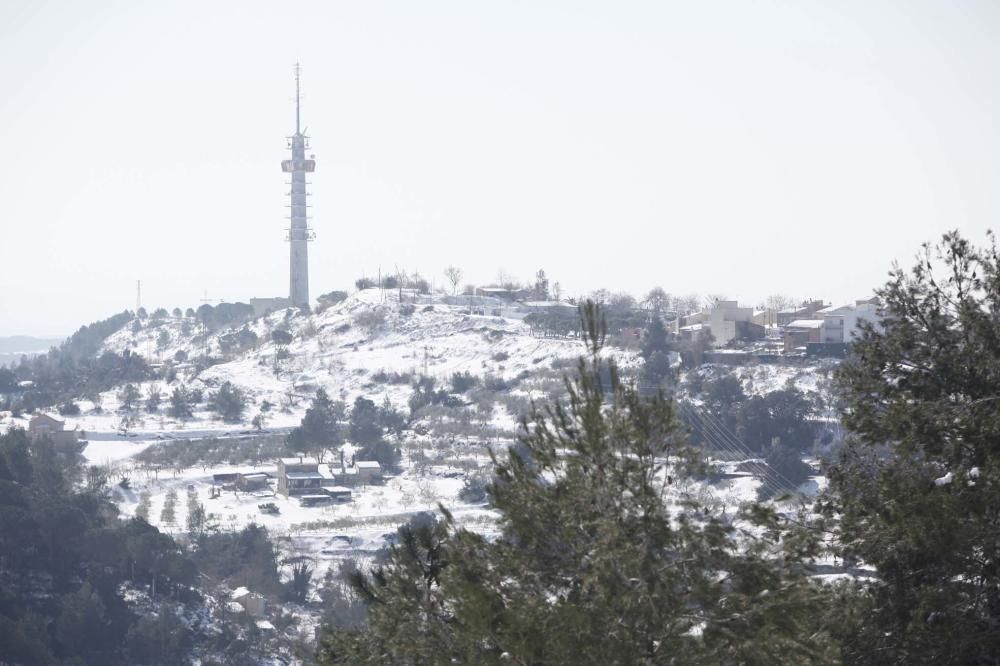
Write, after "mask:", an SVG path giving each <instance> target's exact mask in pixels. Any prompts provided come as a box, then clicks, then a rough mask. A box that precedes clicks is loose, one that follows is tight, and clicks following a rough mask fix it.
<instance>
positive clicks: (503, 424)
mask: <svg viewBox="0 0 1000 666" xmlns="http://www.w3.org/2000/svg"><path fill="white" fill-rule="evenodd" d="M445 300H446V299H436V300H435V299H431V301H433V302H427V299H425V302H422V303H416V304H410V303H403V304H400V303H399V302H398V297H397V296H396V294H395V293H393V292H384V293H383V292H381V291H379V290H377V289H370V290H366V291H361V292H358V293H357V294H354V295H352V296H351V297H349V298H348V299H347V300H345V301H344V302H342V303H340V304H338V305H336V306H334V307H331V308H329V309H327V310H326V311H324V312H322V313H320V314H313V315H301V314H298V313H295V312H294V311H291V310H290V311H282V312H277V313H274V314H271V315H269V316H267V317H263V318H259V319H256V320H254V321H252V322H249V323H248V324H246V325H245V326H241V327H239V328H245V329H246V330H248V331H252V332H253V334H254V335H255V336H256V339H257V342H256V343H255V344H252V345H250V346H248V348H247V349H245V350H243V351H240V352H232V353H230V354H228V355H226V356H225V357H224V360H223V361H222V362H219V363H217V364H215V365H212V366H210V367H207V368H205V369H203V370H201V371H200V372H199V371H198V369H197V368H196V367H195V365H194V364H193V363H192V362H190V361H186V360H184V359H195V358H197V357H198V356H200V355H202V354H203V353H204V351H205V350H206V349H208V350H209V351H210V352H211V354H212V356H214V357H217V358H218V357H219V356H220V355H221V352H220V340H221V339H224V338H225V336H227V335H229V334H231V333H233V331H232V330H229V331H220V332H217V333H213V334H211V335H209V336H208V338H207V340H205V339H204V338H203V337H201V338H200V337H199V335H200V334H201V326H200V324H199V323H198V322H197V321H196V320H194V319H185V318H174V317H167V318H165V319H163V320H162V321H161V322H158V323H153V322H152V321H151V320H146V321H144V322H140V323H139V324H138V325H135V326H134V325H133V324H130V325H127V326H126V327H125V328H123V329H122V330H121V331H119V332H118V333H116V334H114V335H112V336H111V337H110V338H108V340H107V341H106V343H105V346H104V350H110V351H116V352H119V353H120V352H123V351H125V350H127V349H131V350H134V351H136V352H138V353H140V354H142V355H143V356H144V357H146V358H147V359H151V360H152V361H153V362H154V363H172V364H173V366H174V368H175V371H176V377H175V378H174V379H173V380H172V381H169V382H168V381H167V380H166V379H157V380H151V381H147V382H143V383H142V384H141V385H139V386H138V388H139V391H140V394H141V396H142V397H141V398H140V401H139V405H138V407H137V408H136V409H135V410H133V416H134V419H133V420H134V422H133V423H131V424H130V432H129V433H128V434H127V435H123V434H121V432H120V426H121V423H122V419H123V417H124V416H125V415H124V413H123V411H122V405H121V402H120V398H119V396H120V389H121V387H116V388H115V389H113V390H109V391H105V392H103V393H102V394H100V396H99V397H98V399H97V400H96V401H88V400H80V401H79V402H78V404H79V406H80V408H81V414H80V415H79V416H69V417H58V418H60V419H63V420H65V421H66V424H67V427H68V428H78V429H80V430H82V431H84V432H85V433H86V437H87V440H88V445H87V447H86V449H85V451H84V455H85V456H86V458H87V460H88V462H89V463H90V464H94V465H101V466H105V467H108V468H113V469H116V470H118V471H119V472H120V473H121V474H124V475H127V476H128V478H129V482H130V483H129V486H130V487H129V489H127V490H122V489H120V488H118V487H117V486H115V487H114V488H115V492H116V494H117V495H118V499H119V504H120V507H121V510H122V513H123V514H124V515H134V514H135V512H136V510H137V508H138V505H139V500H140V497H141V496H142V495H143V494H147V493H148V495H149V512H148V519H149V522H150V523H151V524H153V525H156V526H157V527H159V528H160V529H162V530H164V531H166V532H171V533H174V534H177V535H178V536H183V533H184V532H185V531H186V526H185V520H186V516H187V501H188V499H187V498H188V491H189V489H191V490H192V491H193V492H194V494H195V495H196V496H197V499H198V501H199V502H200V503H201V504H202V505H203V506H204V508H205V511H206V512H207V514H208V516H209V522H210V524H214V525H216V526H218V527H219V528H220V529H226V530H238V529H240V528H242V527H243V526H245V525H248V524H250V523H257V524H259V525H263V526H265V527H267V529H268V530H269V532H270V533H271V534H272V535H273V536H274V537H275V538H276V540H277V543H278V544H279V547H280V548H281V549H282V551H283V554H284V555H285V556H295V555H305V556H309V557H311V558H312V559H313V561H314V564H315V566H316V576H315V577H314V580H315V581H320V580H322V577H323V574H324V573H325V570H326V569H327V568H328V567H331V566H335V565H336V564H337V563H338V562H339V561H342V560H344V559H345V558H355V559H359V560H360V561H361V562H366V561H368V560H370V558H371V557H372V556H373V555H374V553H375V552H376V551H377V550H379V549H380V548H382V547H384V546H385V545H387V544H388V543H389V542H390V541H391V538H392V535H393V534H394V533H395V530H396V528H397V527H398V526H399V525H400V524H401V523H404V522H406V521H407V520H409V518H410V517H412V516H413V515H415V514H417V513H419V512H421V511H436V510H437V507H438V505H439V504H441V505H443V506H445V507H446V508H448V510H449V511H451V512H452V514H453V515H454V516H455V519H456V521H457V522H458V523H459V524H460V525H463V526H466V527H468V528H469V529H472V530H474V531H477V532H480V533H484V534H492V533H493V532H494V531H495V529H496V515H495V513H494V512H493V511H491V510H490V509H489V508H488V507H486V506H485V505H481V504H470V503H467V502H464V501H462V500H461V498H460V497H459V492H460V491H461V489H462V488H463V484H464V480H465V478H466V477H467V476H469V475H471V474H473V473H474V471H475V470H477V469H479V470H481V469H483V468H485V467H486V466H487V465H488V464H489V463H488V457H486V456H485V455H483V453H484V451H485V447H486V446H487V445H488V444H492V445H494V446H496V445H500V446H501V447H502V445H503V444H504V442H503V441H502V440H498V439H496V435H495V434H494V435H492V436H491V435H489V434H487V431H488V429H489V428H492V429H493V432H494V433H496V432H502V433H506V435H505V436H509V433H511V432H512V431H514V429H515V428H516V427H517V421H516V415H515V414H514V413H512V410H508V409H505V408H504V407H503V406H502V405H501V404H497V405H496V406H495V408H494V409H493V410H492V413H490V414H488V415H487V416H486V420H487V422H486V423H481V424H480V427H481V428H482V431H483V435H481V436H476V435H472V436H466V437H463V438H461V440H462V442H461V446H454V447H451V448H448V449H447V451H446V452H443V451H442V450H440V449H438V450H437V451H432V453H434V454H435V459H434V462H433V463H432V464H426V463H425V464H420V465H417V464H413V463H412V458H411V456H412V453H413V450H414V449H415V448H416V449H420V448H422V447H423V446H424V445H427V446H428V447H429V448H430V447H431V446H432V442H431V440H432V439H433V436H434V435H435V433H433V432H432V433H431V434H430V436H424V435H417V434H416V433H412V432H411V433H408V434H407V436H406V439H407V441H405V442H399V443H400V445H401V446H402V448H403V449H404V456H403V472H402V473H400V474H398V475H395V476H389V477H388V478H386V480H385V482H384V483H383V484H379V485H368V486H357V487H354V488H352V497H351V500H350V501H349V502H344V503H340V504H332V505H327V506H316V507H303V506H301V505H300V503H299V501H298V499H296V498H294V497H293V498H291V499H288V498H285V497H282V496H280V495H275V494H274V492H273V488H274V479H273V478H272V480H271V483H270V486H269V489H268V490H267V491H262V492H259V493H250V494H248V493H238V492H233V491H222V492H221V494H219V493H218V488H217V487H215V486H214V485H213V474H225V473H233V472H248V471H255V472H259V471H264V472H268V473H270V474H272V475H274V474H275V472H276V470H275V462H274V461H272V462H265V463H263V464H261V465H260V466H259V467H257V468H253V467H251V466H250V465H249V463H248V464H244V465H214V466H197V467H189V468H187V469H181V470H168V469H162V468H161V469H159V470H153V469H151V468H148V467H144V466H141V465H138V464H136V463H135V461H134V460H133V458H134V457H135V456H136V455H138V454H139V453H140V452H142V451H144V450H146V449H147V448H149V447H152V446H157V445H158V444H161V443H163V442H164V441H169V440H199V439H204V438H209V437H218V438H226V437H238V436H241V435H245V434H246V433H247V432H248V430H249V425H248V424H249V421H250V419H251V418H252V417H253V416H254V415H256V414H258V413H260V411H261V407H262V405H263V403H264V402H265V401H266V402H268V403H270V404H271V405H272V406H273V408H272V409H270V410H269V411H268V412H267V419H266V423H265V430H266V431H269V432H271V433H277V434H284V433H286V432H287V431H288V430H290V429H291V428H293V427H295V426H297V425H299V423H300V421H301V419H302V417H303V414H304V412H305V410H306V409H307V408H308V406H309V405H310V402H311V399H312V397H313V396H314V395H315V393H316V391H317V389H319V388H323V389H325V390H326V391H327V393H328V394H329V395H330V397H331V398H333V399H335V400H336V399H339V400H344V401H345V402H347V403H350V402H351V401H353V400H354V399H355V398H356V397H357V396H365V397H367V398H369V399H372V400H374V401H375V402H376V403H377V404H378V403H381V402H382V401H383V400H385V399H388V400H389V402H391V403H392V405H393V406H394V407H396V408H397V409H400V410H402V411H404V412H406V411H408V410H407V400H408V399H409V398H410V396H411V394H412V390H413V389H412V387H411V385H410V383H409V382H408V381H404V382H400V383H392V382H389V381H384V379H383V378H380V377H379V375H382V374H383V373H384V374H388V375H392V374H394V373H395V374H399V375H414V376H417V375H425V376H426V375H429V376H431V377H434V378H435V379H436V380H437V385H438V386H439V387H441V386H447V385H448V380H449V378H450V377H451V375H452V374H454V373H457V372H468V373H470V374H472V375H474V376H477V377H480V378H484V377H494V378H502V379H505V380H508V381H510V380H515V379H518V378H526V379H525V381H524V383H523V384H522V385H520V386H518V387H517V388H515V389H513V390H509V391H506V392H505V396H506V397H507V398H512V399H517V400H521V401H526V400H529V399H540V400H544V399H546V397H547V395H546V390H545V389H543V388H542V387H544V386H545V384H544V382H545V381H549V382H550V384H551V380H550V379H546V378H545V377H546V373H548V374H552V373H555V374H558V373H559V372H561V371H558V372H556V371H554V368H560V367H567V366H568V365H572V363H569V361H571V360H572V359H575V358H577V357H578V356H580V355H581V354H582V353H583V352H584V347H583V345H582V344H581V343H580V342H579V341H578V340H574V339H567V338H544V337H536V336H533V335H532V334H531V330H530V328H529V327H528V326H527V325H526V324H525V323H524V321H523V320H522V319H520V318H516V317H497V316H482V315H476V314H471V313H470V312H469V311H468V308H467V307H464V306H461V305H451V304H448V303H446V302H445ZM276 330H283V331H287V332H288V333H289V334H290V335H291V342H290V343H288V344H285V345H281V344H276V343H275V342H273V337H272V333H273V332H274V331H276ZM249 337H252V336H249ZM607 353H609V354H613V355H615V357H616V358H617V359H618V361H619V363H620V364H621V365H623V366H625V367H629V366H632V365H635V364H636V363H638V361H637V357H636V354H635V353H634V352H628V351H624V350H620V349H609V350H608V351H607ZM175 359H176V360H175ZM702 371H704V372H712V370H711V369H710V368H709V369H707V370H706V369H700V370H699V371H698V372H702ZM732 371H733V372H735V373H736V374H737V376H738V377H739V378H740V380H741V382H742V383H743V386H744V390H745V391H747V393H749V394H762V393H767V392H770V391H773V390H777V389H780V388H783V387H784V386H785V385H786V384H787V383H789V382H791V383H792V384H794V385H795V386H796V387H797V388H799V389H801V390H804V391H816V390H818V389H819V387H820V384H821V383H822V382H825V381H826V380H825V375H826V374H828V369H826V368H825V366H824V367H823V368H820V369H819V371H817V368H806V367H795V366H792V367H785V366H768V365H755V366H746V367H738V368H734V369H732ZM539 377H541V378H542V380H537V378H539ZM224 382H231V383H232V384H234V385H235V386H237V387H239V388H240V389H241V390H243V391H244V392H245V393H246V395H247V396H248V402H249V405H248V408H247V411H246V413H245V416H244V422H243V423H241V424H227V423H224V422H222V421H221V420H219V419H218V417H217V416H216V415H215V414H213V413H212V412H210V411H209V410H208V409H207V407H206V405H205V402H204V401H203V402H202V403H200V404H199V405H198V406H197V407H196V408H195V413H194V415H193V417H192V418H190V419H185V420H178V419H173V418H170V417H169V416H167V413H166V407H167V401H168V399H169V396H170V394H171V392H172V391H173V390H174V389H175V388H178V387H182V386H183V387H185V388H186V389H187V390H192V389H200V390H201V391H202V392H203V394H204V395H205V396H206V397H207V395H208V394H209V393H211V392H212V391H215V390H217V389H218V387H219V386H221V385H222V384H223V383H224ZM154 388H155V389H157V390H159V392H160V394H161V396H162V399H163V404H162V405H161V408H160V410H159V413H156V414H148V413H145V410H143V409H142V403H143V402H144V401H145V398H146V396H147V395H148V394H149V392H150V390H151V389H154ZM27 421H28V418H27V417H26V416H25V417H21V418H14V417H12V416H11V415H10V414H6V415H0V429H6V427H9V426H12V425H14V426H21V427H26V426H27ZM441 439H443V438H441V437H439V438H438V440H439V441H438V442H437V444H436V445H437V446H439V447H440V446H441V442H440V440H441ZM347 446H348V447H349V446H350V445H349V444H348V445H347ZM463 447H464V448H463ZM334 455H335V456H336V454H334ZM348 455H349V453H348ZM824 482H825V480H824V479H822V477H816V478H814V479H812V480H810V481H809V482H807V483H806V484H804V487H803V488H802V489H801V490H802V491H803V493H804V494H809V493H811V492H815V491H816V490H817V489H819V488H820V487H821V486H822V484H823V483H824ZM760 483H761V482H760V481H759V480H758V479H756V478H754V477H752V476H749V475H747V476H736V477H734V478H728V479H726V480H723V481H720V482H718V483H716V484H715V485H714V486H708V485H705V486H703V487H699V488H696V489H695V491H696V492H698V493H700V494H701V495H702V496H703V498H704V499H707V500H710V501H712V502H714V503H716V504H717V505H721V506H724V507H725V508H726V510H727V511H730V510H731V511H732V512H735V510H736V508H737V507H738V506H739V505H740V504H742V503H744V502H747V501H750V500H754V499H756V496H757V489H758V487H759V486H760ZM171 490H173V491H176V494H177V505H176V509H175V518H174V521H173V522H172V523H170V524H167V523H165V522H164V521H163V520H162V519H161V512H162V509H163V505H164V501H165V499H166V497H167V494H168V493H169V492H170V491H171ZM688 491H689V492H691V489H690V488H689V489H688ZM268 503H273V504H274V505H276V506H277V508H278V513H277V514H272V513H265V512H263V511H261V509H260V507H259V505H261V504H268Z"/></svg>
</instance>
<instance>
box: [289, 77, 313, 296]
mask: <svg viewBox="0 0 1000 666" xmlns="http://www.w3.org/2000/svg"><path fill="white" fill-rule="evenodd" d="M301 74H302V67H301V66H300V65H299V63H295V134H294V135H292V136H291V137H289V141H288V148H289V149H290V150H291V152H292V155H291V157H292V159H290V160H282V162H281V170H282V171H283V172H284V173H287V174H289V176H290V177H291V178H290V180H291V183H290V185H291V191H290V192H289V193H288V194H289V196H290V201H289V208H290V209H291V211H290V215H289V220H290V222H291V224H289V227H288V241H289V245H290V256H289V286H288V300H290V301H291V303H292V305H294V306H298V307H309V256H308V244H309V241H311V240H312V239H313V231H312V229H310V228H309V214H308V208H309V204H307V203H306V197H308V196H309V193H308V192H307V191H306V185H308V183H307V182H306V174H311V173H313V172H314V171H315V170H316V160H315V159H314V158H313V156H312V155H310V156H309V157H308V159H307V158H306V149H307V148H308V147H309V139H308V137H306V136H305V135H304V134H302V122H301V106H302V105H301V99H302V95H301V94H300V79H301Z"/></svg>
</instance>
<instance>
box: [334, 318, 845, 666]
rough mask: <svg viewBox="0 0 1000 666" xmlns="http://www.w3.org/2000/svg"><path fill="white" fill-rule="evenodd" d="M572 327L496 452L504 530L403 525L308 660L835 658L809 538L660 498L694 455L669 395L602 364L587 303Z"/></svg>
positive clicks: (447, 522) (766, 520) (496, 497)
mask: <svg viewBox="0 0 1000 666" xmlns="http://www.w3.org/2000/svg"><path fill="white" fill-rule="evenodd" d="M584 322H585V327H584V332H585V338H586V340H587V342H588V351H589V358H588V359H585V360H581V362H580V365H579V372H578V376H577V377H576V378H575V379H574V380H573V381H571V382H570V381H567V388H568V392H569V397H568V401H567V402H566V403H565V404H556V405H555V406H552V407H545V408H539V407H536V408H533V411H532V414H531V418H530V420H526V421H525V422H524V423H523V427H522V430H521V434H520V438H519V439H520V441H519V444H518V445H517V446H515V447H512V448H511V449H510V450H509V451H508V452H507V454H506V455H505V456H503V457H501V456H495V461H494V462H495V469H496V478H495V480H494V482H493V483H492V484H491V485H490V488H489V491H490V495H491V497H492V500H493V506H494V508H495V509H496V510H497V512H498V513H499V527H500V529H501V535H500V536H499V537H498V538H495V539H486V538H484V537H482V536H480V535H477V534H474V533H471V532H468V531H466V530H464V529H461V528H459V527H458V526H457V525H456V524H455V522H454V520H453V519H452V517H451V516H450V514H449V513H448V512H447V511H445V510H444V509H442V513H443V516H444V517H443V519H442V520H437V521H425V522H422V523H420V524H414V525H409V526H406V527H404V528H401V530H400V538H399V542H398V544H397V545H396V546H394V547H393V549H392V555H391V557H390V560H389V562H388V564H387V565H385V566H383V567H380V568H377V569H375V570H374V571H373V572H372V573H371V574H370V575H358V576H355V577H354V583H355V585H356V588H357V590H358V591H359V593H361V594H362V595H363V596H364V597H365V598H366V599H367V600H368V602H369V604H370V607H369V618H368V625H367V628H366V629H362V630H354V631H346V630H341V631H334V632H332V633H331V634H329V635H328V637H327V638H326V640H325V641H324V642H323V645H322V648H321V651H320V655H319V657H320V661H321V663H324V664H334V663H352V664H376V663H413V664H416V663H421V664H423V663H426V664H450V663H476V664H508V663H513V664H528V663H531V664H543V663H544V664H582V663H588V664H591V663H592V664H655V663H705V664H716V663H754V664H756V663H760V664H764V663H766V664H808V663H829V662H830V661H832V660H833V657H834V656H835V655H834V653H833V652H832V645H831V641H830V639H829V636H828V634H827V632H826V630H825V629H824V628H823V622H822V620H823V617H824V614H825V613H824V610H823V605H822V604H823V601H824V600H825V596H824V592H823V591H822V590H821V589H820V588H819V587H818V586H816V585H814V584H813V583H811V582H810V581H809V580H808V579H807V577H806V567H805V566H804V563H805V562H806V561H807V560H808V558H809V557H810V556H812V555H813V554H814V553H815V552H816V548H817V544H816V542H815V539H814V538H813V537H812V536H811V535H809V534H806V533H803V534H798V533H794V535H793V532H792V531H790V530H789V529H787V526H786V525H785V524H784V523H783V521H782V520H781V519H779V517H778V516H777V515H776V514H775V513H774V512H773V511H771V510H769V509H767V508H764V507H761V506H752V507H750V508H749V509H748V510H747V511H746V512H744V513H742V514H741V516H740V518H739V519H738V520H737V521H733V520H732V516H731V515H730V517H729V518H730V519H729V520H727V519H724V518H723V516H722V515H721V513H719V514H716V513H714V512H713V511H712V510H710V509H709V508H708V507H706V506H702V505H700V504H698V502H696V501H695V500H694V499H693V498H689V497H686V496H683V495H681V494H680V493H679V491H674V490H673V489H674V485H675V483H676V481H677V480H678V479H680V478H684V477H685V476H687V475H688V474H689V473H690V472H692V471H694V470H697V469H700V467H701V461H700V459H699V456H698V455H697V453H696V452H695V451H694V450H693V449H692V448H691V447H689V446H688V445H687V444H686V442H685V440H684V437H683V435H682V429H681V426H680V424H679V422H678V420H677V418H676V416H675V414H674V409H673V405H672V404H671V403H670V402H669V401H667V400H665V399H664V398H663V397H662V396H656V397H655V398H653V399H651V400H647V399H646V398H644V397H642V396H641V395H640V393H639V391H638V389H637V388H636V387H635V386H634V385H631V384H628V383H626V382H625V381H624V380H623V379H622V377H621V375H620V374H619V371H618V368H617V366H616V365H615V364H614V362H611V361H602V358H601V357H602V354H601V348H602V345H603V340H604V328H603V326H602V320H601V319H600V317H599V315H598V313H597V311H596V308H595V307H594V306H593V304H588V305H587V306H586V307H585V308H584ZM668 461H670V462H669V463H668ZM668 491H671V492H670V493H668ZM675 492H676V493H677V496H678V497H681V498H682V500H681V501H677V502H669V501H666V500H665V498H666V497H668V496H674V493H675Z"/></svg>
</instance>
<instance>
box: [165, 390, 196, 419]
mask: <svg viewBox="0 0 1000 666" xmlns="http://www.w3.org/2000/svg"><path fill="white" fill-rule="evenodd" d="M190 401H191V398H190V396H189V395H188V392H187V390H186V389H185V388H184V387H183V386H178V387H177V388H175V389H174V390H173V393H171V394H170V407H169V408H168V409H167V413H168V414H170V416H171V417H173V418H175V419H189V418H191V416H192V414H193V412H192V411H191V402H190Z"/></svg>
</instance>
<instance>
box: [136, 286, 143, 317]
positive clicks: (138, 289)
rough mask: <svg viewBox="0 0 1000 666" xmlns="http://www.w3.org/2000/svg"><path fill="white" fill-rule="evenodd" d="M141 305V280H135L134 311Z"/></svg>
mask: <svg viewBox="0 0 1000 666" xmlns="http://www.w3.org/2000/svg"><path fill="white" fill-rule="evenodd" d="M141 307H142V280H136V281H135V311H136V312H138V311H139V308H141Z"/></svg>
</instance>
